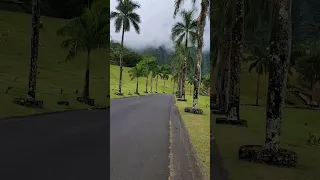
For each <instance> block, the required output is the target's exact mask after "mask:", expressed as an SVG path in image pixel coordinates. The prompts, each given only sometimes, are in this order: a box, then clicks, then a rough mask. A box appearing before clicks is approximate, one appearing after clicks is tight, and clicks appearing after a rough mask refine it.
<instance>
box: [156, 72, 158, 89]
mask: <svg viewBox="0 0 320 180" xmlns="http://www.w3.org/2000/svg"><path fill="white" fill-rule="evenodd" d="M156 93H158V75H157V79H156Z"/></svg>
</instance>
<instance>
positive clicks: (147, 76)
mask: <svg viewBox="0 0 320 180" xmlns="http://www.w3.org/2000/svg"><path fill="white" fill-rule="evenodd" d="M147 69H148V72H149V64H148V59H147ZM148 78H149V73H148V75H147V80H146V93H148V81H149V79H148Z"/></svg>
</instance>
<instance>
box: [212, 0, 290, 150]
mask: <svg viewBox="0 0 320 180" xmlns="http://www.w3.org/2000/svg"><path fill="white" fill-rule="evenodd" d="M213 7H214V9H212V12H211V13H212V16H211V17H212V18H213V19H212V22H213V24H214V25H213V29H212V33H211V38H212V41H214V44H215V46H211V47H212V50H211V52H215V57H214V58H215V63H214V67H212V69H215V72H214V76H215V77H214V78H215V80H214V83H215V87H216V88H215V91H216V97H217V98H216V100H215V106H216V108H217V109H219V110H220V111H224V112H225V113H226V115H227V118H226V119H227V120H228V121H239V122H240V121H241V120H240V111H239V105H240V71H241V63H242V60H243V58H244V53H243V51H244V50H243V47H244V38H246V37H247V36H246V35H247V34H251V33H253V32H256V31H257V30H259V29H260V28H261V27H266V28H267V29H268V32H269V33H268V34H269V37H268V41H267V42H268V46H264V47H263V48H261V46H260V48H254V47H253V48H252V51H251V52H252V53H255V55H254V56H255V57H252V59H253V64H252V65H251V68H250V69H252V68H253V67H257V72H258V74H259V75H261V74H263V73H265V72H269V80H268V83H269V84H268V94H267V97H268V98H267V109H266V138H265V143H264V149H265V150H268V151H271V152H277V151H278V149H279V139H280V138H279V136H280V129H281V122H282V114H283V107H284V100H285V90H286V83H287V76H288V70H289V66H290V59H291V39H292V35H291V28H292V27H291V12H290V11H291V1H287V0H280V1H272V2H271V1H263V0H246V1H244V0H235V1H233V0H226V1H225V0H216V1H213ZM261 22H266V23H261ZM261 41H262V40H261ZM266 47H267V49H266ZM266 67H267V68H266Z"/></svg>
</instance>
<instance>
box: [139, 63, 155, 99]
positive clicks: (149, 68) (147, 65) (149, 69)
mask: <svg viewBox="0 0 320 180" xmlns="http://www.w3.org/2000/svg"><path fill="white" fill-rule="evenodd" d="M141 63H143V65H144V66H145V68H146V74H145V77H146V78H147V79H146V90H145V93H148V82H149V75H150V73H151V72H152V70H153V68H154V66H155V65H156V63H157V62H156V60H155V58H154V57H145V58H144V59H143V60H142V61H141ZM151 84H152V78H151ZM151 86H152V85H151ZM151 91H152V90H151Z"/></svg>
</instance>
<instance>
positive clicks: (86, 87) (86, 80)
mask: <svg viewBox="0 0 320 180" xmlns="http://www.w3.org/2000/svg"><path fill="white" fill-rule="evenodd" d="M90 52H91V51H90V50H88V52H87V63H86V72H85V78H84V87H83V93H82V97H84V98H89V79H90Z"/></svg>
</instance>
